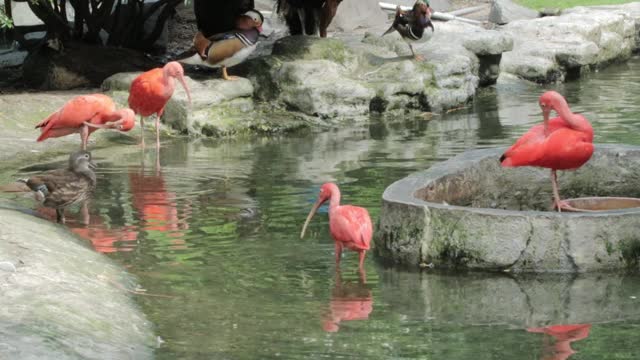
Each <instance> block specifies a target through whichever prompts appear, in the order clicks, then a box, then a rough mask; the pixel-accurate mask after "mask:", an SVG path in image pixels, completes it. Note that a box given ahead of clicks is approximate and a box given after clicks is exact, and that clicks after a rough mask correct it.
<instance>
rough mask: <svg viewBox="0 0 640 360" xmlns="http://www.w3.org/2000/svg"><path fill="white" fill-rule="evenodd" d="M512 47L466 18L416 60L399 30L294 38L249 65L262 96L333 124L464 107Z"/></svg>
mask: <svg viewBox="0 0 640 360" xmlns="http://www.w3.org/2000/svg"><path fill="white" fill-rule="evenodd" d="M511 47H512V41H511V38H510V37H509V36H505V35H504V34H501V33H499V32H497V31H493V30H485V29H482V28H480V27H476V26H473V25H468V24H463V23H458V22H455V23H444V24H438V29H437V31H436V32H435V33H431V31H428V32H427V34H426V35H425V43H423V44H417V45H414V48H415V49H416V52H417V53H419V54H422V55H424V57H426V59H427V60H426V61H416V60H415V59H413V57H412V56H411V55H410V54H411V53H410V50H409V47H408V46H407V44H406V43H405V42H404V41H403V40H402V39H401V38H400V36H399V35H398V34H397V33H391V34H389V35H387V36H385V37H380V34H379V33H372V32H367V33H365V35H364V38H362V37H360V36H358V35H346V34H345V35H342V36H337V37H334V38H329V39H320V38H313V37H302V36H292V37H286V38H283V39H280V40H278V41H276V43H275V44H274V47H273V53H272V55H271V56H269V57H263V58H258V59H254V60H252V61H251V62H250V63H249V64H247V65H246V69H247V70H246V73H247V75H248V77H249V78H250V79H251V81H252V83H253V84H254V86H255V88H256V95H257V96H258V97H259V98H261V99H263V100H267V101H270V102H275V103H280V104H283V106H284V107H286V108H288V109H291V110H295V111H299V112H301V113H303V114H304V115H306V116H310V117H316V118H318V117H319V118H320V119H323V120H325V121H330V122H332V121H338V120H339V119H343V118H346V117H353V116H357V115H366V114H368V113H369V112H370V111H375V112H386V111H390V110H399V111H411V110H416V111H429V110H431V109H443V108H451V107H456V106H459V105H460V104H461V103H464V102H466V101H467V100H468V99H470V98H471V97H472V96H473V95H474V93H475V90H476V89H477V87H478V86H481V85H489V84H492V83H495V81H496V79H497V78H498V75H499V71H500V70H499V69H500V68H499V63H500V57H501V54H502V53H503V52H505V51H509V50H511Z"/></svg>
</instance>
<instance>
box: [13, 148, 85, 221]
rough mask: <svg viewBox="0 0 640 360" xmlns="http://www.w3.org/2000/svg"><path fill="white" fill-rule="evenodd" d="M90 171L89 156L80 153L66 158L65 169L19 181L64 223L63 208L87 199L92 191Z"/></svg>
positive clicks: (82, 152) (83, 152)
mask: <svg viewBox="0 0 640 360" xmlns="http://www.w3.org/2000/svg"><path fill="white" fill-rule="evenodd" d="M94 168H95V164H94V163H93V162H91V154H90V153H89V152H87V151H84V150H83V151H78V152H75V153H73V154H71V155H70V156H69V164H68V166H67V168H65V169H58V170H52V171H48V172H45V173H43V174H40V175H35V176H32V177H30V178H28V179H20V180H19V181H20V182H23V183H25V184H27V186H28V187H29V189H31V191H33V192H34V195H35V198H36V200H38V201H40V202H42V204H43V205H44V206H46V207H50V208H54V209H56V215H57V221H58V222H59V223H64V222H65V218H64V208H65V207H67V206H69V205H72V204H75V203H77V202H81V201H83V200H85V199H87V197H88V196H89V193H90V192H91V191H92V190H93V189H94V188H95V186H96V174H95V173H94V172H93V169H94Z"/></svg>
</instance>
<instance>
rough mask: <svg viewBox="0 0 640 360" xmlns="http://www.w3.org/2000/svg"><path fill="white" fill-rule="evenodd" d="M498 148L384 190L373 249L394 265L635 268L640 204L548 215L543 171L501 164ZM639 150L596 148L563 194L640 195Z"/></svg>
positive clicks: (563, 183) (563, 178) (568, 178)
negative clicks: (616, 208)
mask: <svg viewBox="0 0 640 360" xmlns="http://www.w3.org/2000/svg"><path fill="white" fill-rule="evenodd" d="M502 151H504V149H488V150H478V151H470V152H467V153H464V154H461V155H459V156H457V157H455V158H453V159H451V160H449V161H446V162H443V163H440V164H437V165H435V166H433V167H431V168H430V169H428V170H426V171H423V172H420V173H416V174H413V175H411V176H409V177H407V178H405V179H403V180H400V181H398V182H396V183H394V184H392V185H391V186H389V187H388V188H387V189H386V190H385V193H384V195H383V208H382V211H381V215H380V221H379V223H378V231H377V232H376V234H377V235H376V236H375V241H376V245H377V246H376V252H377V253H378V254H379V255H381V256H382V257H383V258H385V259H386V260H389V261H391V262H395V263H399V264H404V265H409V266H418V265H419V264H421V263H433V264H434V265H435V266H442V267H466V268H475V269H486V270H513V271H535V272H544V271H559V272H584V271H600V270H611V269H624V268H637V267H638V257H639V256H640V237H639V236H638V235H637V230H636V229H637V227H638V226H639V225H640V208H630V209H623V210H614V211H603V212H597V213H579V214H577V213H571V214H570V213H557V212H554V211H550V210H551V209H550V207H551V202H552V201H551V199H552V196H551V183H550V177H549V171H548V170H547V169H538V168H530V167H524V168H508V169H507V168H502V167H501V166H500V163H499V161H498V159H499V157H500V155H501V153H502ZM639 176H640V148H636V147H627V146H617V145H601V146H598V147H597V149H596V151H595V153H594V155H593V157H592V159H591V160H590V161H589V162H588V163H587V164H586V165H585V166H583V167H582V168H580V169H579V170H577V171H574V172H560V176H559V185H560V192H561V197H563V198H576V197H588V196H623V197H640V192H639V191H638V188H637V179H638V177H639Z"/></svg>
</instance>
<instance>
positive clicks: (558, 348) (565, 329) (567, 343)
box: [527, 324, 591, 360]
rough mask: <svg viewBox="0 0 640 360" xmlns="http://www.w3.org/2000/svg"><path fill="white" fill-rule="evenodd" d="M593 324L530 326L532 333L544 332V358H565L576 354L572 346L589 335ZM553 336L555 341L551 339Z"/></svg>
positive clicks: (555, 359)
mask: <svg viewBox="0 0 640 360" xmlns="http://www.w3.org/2000/svg"><path fill="white" fill-rule="evenodd" d="M590 330H591V324H573V325H551V326H545V327H542V328H528V329H527V331H528V332H531V333H543V334H545V336H544V337H543V348H542V357H541V359H542V360H565V359H568V358H569V357H571V355H573V354H575V353H576V351H575V350H573V349H572V348H571V343H572V342H574V341H578V340H582V339H585V338H587V337H588V336H589V331H590ZM551 338H553V339H555V341H551Z"/></svg>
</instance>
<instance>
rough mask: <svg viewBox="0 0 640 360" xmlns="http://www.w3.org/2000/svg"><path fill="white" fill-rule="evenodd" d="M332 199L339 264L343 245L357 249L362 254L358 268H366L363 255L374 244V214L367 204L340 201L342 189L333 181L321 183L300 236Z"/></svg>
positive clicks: (332, 224)
mask: <svg viewBox="0 0 640 360" xmlns="http://www.w3.org/2000/svg"><path fill="white" fill-rule="evenodd" d="M327 200H329V231H330V232H331V236H332V237H333V241H334V242H335V249H336V250H335V251H336V266H340V256H341V255H342V248H344V247H346V248H348V249H351V250H353V251H357V252H358V253H359V255H360V261H359V269H360V271H362V270H363V264H364V257H365V253H366V252H367V250H369V248H370V245H371V236H372V235H373V226H372V225H371V217H369V212H368V211H367V209H365V208H361V207H358V206H351V205H340V190H339V189H338V186H337V185H336V184H333V183H325V184H323V185H322V187H320V193H319V194H318V200H317V201H316V203H315V204H314V205H313V207H312V208H311V211H310V212H309V215H308V216H307V220H306V221H305V222H304V226H303V227H302V233H301V234H300V238H301V239H302V238H303V237H304V233H305V231H306V230H307V225H309V222H310V221H311V218H313V215H315V213H316V212H317V211H318V208H320V206H321V205H322V204H323V203H324V202H326V201H327Z"/></svg>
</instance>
